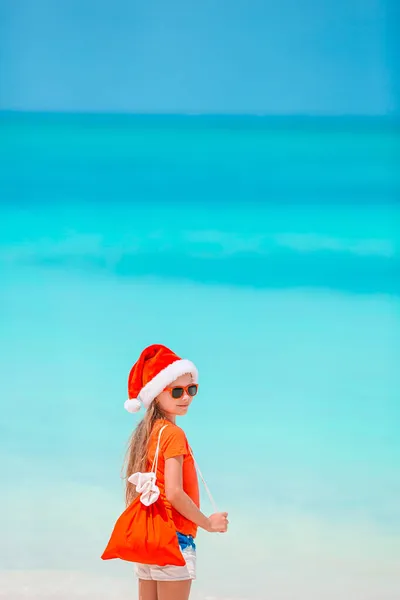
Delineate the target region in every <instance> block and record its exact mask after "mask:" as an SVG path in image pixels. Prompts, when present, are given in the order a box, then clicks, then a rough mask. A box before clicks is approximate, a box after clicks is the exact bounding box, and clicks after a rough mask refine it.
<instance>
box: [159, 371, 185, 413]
mask: <svg viewBox="0 0 400 600" xmlns="http://www.w3.org/2000/svg"><path fill="white" fill-rule="evenodd" d="M191 383H192V376H191V375H190V374H187V375H182V376H181V377H178V379H175V381H173V382H172V383H170V385H169V386H168V387H167V389H165V390H164V391H163V392H161V394H159V395H158V396H157V404H158V406H159V407H160V408H161V410H162V411H163V412H164V413H165V414H166V415H167V417H169V418H171V417H172V418H173V419H174V420H175V417H183V416H184V415H186V413H187V411H188V409H189V406H190V405H191V403H192V400H193V396H191V395H190V394H189V393H188V390H187V389H185V388H187V387H188V386H190V384H191ZM174 388H183V393H182V395H181V396H180V397H179V398H176V397H174V396H178V395H179V394H180V393H181V391H180V390H174ZM190 391H194V390H190Z"/></svg>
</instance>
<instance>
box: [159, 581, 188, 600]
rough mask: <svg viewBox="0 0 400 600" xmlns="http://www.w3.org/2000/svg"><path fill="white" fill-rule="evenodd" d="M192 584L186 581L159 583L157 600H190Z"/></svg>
mask: <svg viewBox="0 0 400 600" xmlns="http://www.w3.org/2000/svg"><path fill="white" fill-rule="evenodd" d="M191 587H192V582H191V580H190V579H188V580H186V581H158V582H157V594H158V595H157V600H189V595H190V588H191Z"/></svg>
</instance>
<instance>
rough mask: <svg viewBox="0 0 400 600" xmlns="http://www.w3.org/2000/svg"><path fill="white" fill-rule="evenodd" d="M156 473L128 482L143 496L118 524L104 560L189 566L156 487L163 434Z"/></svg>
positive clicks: (156, 460) (127, 510)
mask: <svg viewBox="0 0 400 600" xmlns="http://www.w3.org/2000/svg"><path fill="white" fill-rule="evenodd" d="M165 427H166V426H164V427H163V428H162V429H161V431H160V434H159V437H158V444H157V450H156V454H155V457H154V461H153V465H152V469H151V471H150V472H149V473H135V474H134V475H131V476H130V477H129V478H128V481H130V482H131V483H134V484H135V485H136V490H137V491H138V492H139V493H140V495H139V496H138V497H137V498H135V500H134V501H133V502H132V504H130V505H129V506H128V507H127V508H126V509H125V510H124V512H123V513H122V515H121V516H120V517H119V519H118V520H117V522H116V523H115V526H114V529H113V532H112V534H111V537H110V540H109V542H108V544H107V547H106V549H105V550H104V552H103V554H102V556H101V558H102V559H103V560H109V559H112V558H120V559H122V560H127V561H131V562H136V563H142V564H145V565H158V566H160V567H165V566H167V565H176V566H185V564H186V562H185V559H184V558H183V555H182V552H181V549H180V547H179V543H178V538H177V535H176V531H175V526H174V523H173V521H172V519H171V517H170V516H169V515H168V513H167V510H166V508H165V505H164V502H163V500H162V498H160V490H159V488H158V487H157V485H156V473H157V464H158V452H159V447H160V438H161V433H162V432H163V430H164V429H165Z"/></svg>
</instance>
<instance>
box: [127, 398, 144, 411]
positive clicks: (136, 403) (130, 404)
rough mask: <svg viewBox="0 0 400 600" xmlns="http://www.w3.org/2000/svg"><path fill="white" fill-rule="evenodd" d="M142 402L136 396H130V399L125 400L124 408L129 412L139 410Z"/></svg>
mask: <svg viewBox="0 0 400 600" xmlns="http://www.w3.org/2000/svg"><path fill="white" fill-rule="evenodd" d="M141 406H142V403H141V402H140V400H138V399H137V398H131V399H130V400H125V403H124V408H125V410H127V411H128V412H130V413H136V412H139V410H140V407H141Z"/></svg>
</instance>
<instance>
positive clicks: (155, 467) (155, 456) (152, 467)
mask: <svg viewBox="0 0 400 600" xmlns="http://www.w3.org/2000/svg"><path fill="white" fill-rule="evenodd" d="M166 427H168V425H164V427H161V429H160V433H159V434H158V442H157V448H156V453H155V455H154V460H153V464H152V465H151V473H154V475H155V476H156V478H157V467H158V453H159V451H160V440H161V434H162V432H163V431H164V429H165V428H166Z"/></svg>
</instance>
